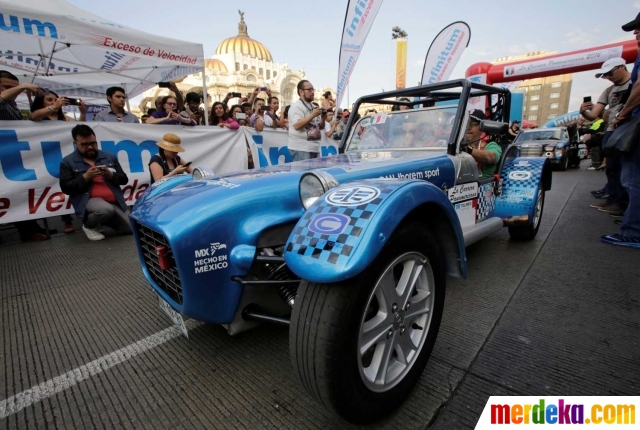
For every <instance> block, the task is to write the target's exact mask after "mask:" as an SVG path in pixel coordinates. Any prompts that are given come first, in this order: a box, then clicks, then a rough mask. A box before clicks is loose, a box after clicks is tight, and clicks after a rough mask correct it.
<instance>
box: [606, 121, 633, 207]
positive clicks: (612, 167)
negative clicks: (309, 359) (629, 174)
mask: <svg viewBox="0 0 640 430" xmlns="http://www.w3.org/2000/svg"><path fill="white" fill-rule="evenodd" d="M612 134H613V131H607V132H606V133H605V134H604V136H603V138H602V147H603V148H604V146H605V145H606V144H607V141H608V140H609V138H610V137H611V135H612ZM604 171H605V173H606V174H607V194H609V198H608V199H607V204H614V203H615V204H618V205H624V204H625V203H626V202H627V193H626V191H625V190H624V188H623V187H622V183H621V182H620V174H621V172H622V157H621V156H620V155H612V156H607V167H605V168H604Z"/></svg>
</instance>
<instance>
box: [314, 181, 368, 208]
mask: <svg viewBox="0 0 640 430" xmlns="http://www.w3.org/2000/svg"><path fill="white" fill-rule="evenodd" d="M379 195H380V190H379V189H377V188H376V187H370V186H367V185H358V186H352V187H343V188H339V189H337V190H335V191H333V192H331V193H330V194H329V195H328V196H327V198H326V200H327V203H329V204H330V205H333V206H359V205H364V204H367V203H370V202H372V201H374V200H375V199H376V198H378V196H379Z"/></svg>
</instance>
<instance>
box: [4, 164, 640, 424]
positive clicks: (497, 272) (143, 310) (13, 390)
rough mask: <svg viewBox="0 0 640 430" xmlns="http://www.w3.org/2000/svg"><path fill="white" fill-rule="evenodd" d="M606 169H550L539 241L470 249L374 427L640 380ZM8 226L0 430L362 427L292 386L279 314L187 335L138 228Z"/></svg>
mask: <svg viewBox="0 0 640 430" xmlns="http://www.w3.org/2000/svg"><path fill="white" fill-rule="evenodd" d="M585 167H586V166H585ZM604 180H605V178H604V174H603V173H601V172H588V171H586V170H584V169H583V170H580V171H569V172H554V177H553V190H552V191H551V192H549V193H548V194H547V198H546V206H545V209H544V215H543V220H542V226H541V228H540V232H539V234H538V237H537V238H536V239H535V240H534V241H533V242H528V243H516V242H511V241H510V240H509V236H508V233H507V231H506V229H505V230H503V231H501V232H498V233H496V234H494V235H493V236H491V237H490V238H487V239H485V240H483V241H481V242H479V243H477V244H475V245H473V246H472V247H471V248H470V249H469V250H468V258H469V278H468V279H466V280H454V279H449V280H448V284H447V297H446V304H445V312H444V318H443V322H442V326H441V330H440V334H439V336H438V341H437V343H436V346H435V349H434V352H433V355H432V358H431V360H430V362H429V364H428V366H427V369H426V371H425V372H424V374H423V375H422V377H421V379H420V381H419V382H418V385H417V387H416V389H415V390H414V392H413V394H412V395H411V397H410V399H409V400H408V401H407V402H405V404H404V405H403V407H402V408H401V409H400V410H398V411H397V413H395V414H394V415H393V416H391V417H390V418H389V419H387V420H385V421H384V422H381V423H379V424H376V425H374V426H372V428H380V429H396V428H406V429H424V428H427V427H430V428H435V429H456V428H473V427H474V426H475V424H476V422H477V420H478V418H479V416H480V413H481V411H482V409H483V407H484V405H485V403H486V401H487V399H488V397H489V396H490V395H492V394H493V395H637V394H638V393H640V335H639V334H640V327H639V325H640V312H639V305H640V284H639V282H638V275H640V269H639V265H638V262H639V261H640V253H639V252H637V251H635V250H631V249H621V248H616V247H612V246H609V245H604V244H602V243H601V242H600V241H599V237H600V235H602V234H605V233H610V232H614V231H616V226H615V225H614V224H613V220H612V218H610V217H609V216H607V215H606V214H604V213H602V212H598V211H596V210H595V209H591V208H589V207H588V205H589V204H590V203H591V202H592V200H593V199H592V197H591V196H590V195H589V190H592V189H596V188H598V187H600V186H601V185H602V184H603V183H604ZM2 234H3V236H2V240H3V242H2V243H1V244H0V264H1V270H0V283H1V289H0V318H1V323H2V324H1V329H0V344H1V348H2V349H1V350H0V368H1V369H2V371H1V372H0V429H14V428H15V429H32V428H46V429H63V428H78V429H93V428H105V429H111V428H131V429H133V428H135V429H141V428H148V429H173V428H184V429H188V428H233V429H246V428H278V429H280V428H290V429H302V428H321V429H330V428H350V426H349V425H347V424H345V423H343V422H342V421H340V420H339V419H337V418H334V417H333V416H332V415H331V414H329V413H328V412H327V411H326V410H324V409H323V408H322V407H319V406H318V405H317V404H316V403H315V402H314V401H313V400H312V399H311V398H310V397H309V396H307V394H306V393H305V392H304V391H303V390H302V389H301V387H300V386H299V385H298V384H297V382H296V380H295V379H294V377H293V375H292V371H291V364H290V362H289V352H288V333H287V330H286V329H285V328H281V327H276V326H268V325H263V326H260V327H259V328H257V329H254V330H252V331H248V332H245V333H242V334H240V335H238V336H236V337H231V336H229V335H227V334H226V331H225V330H224V329H223V328H222V327H219V326H212V325H206V324H198V323H194V322H190V323H189V324H190V328H191V330H190V333H189V339H186V338H184V337H182V336H181V335H179V334H178V332H177V330H175V329H174V328H172V327H171V325H170V322H169V319H168V318H167V317H166V316H165V314H163V313H162V312H161V311H160V309H159V308H158V300H157V297H156V295H155V294H154V293H153V292H152V291H151V289H150V288H149V287H148V285H147V283H146V281H145V280H144V279H143V277H142V275H141V271H140V268H139V263H138V257H137V254H136V252H135V249H134V244H133V240H132V238H131V237H109V238H108V239H107V240H105V241H102V242H97V243H91V242H89V241H88V240H87V239H86V237H85V236H84V234H83V233H82V232H81V231H78V232H76V233H75V234H73V235H56V236H54V237H53V238H52V240H50V241H47V242H42V243H29V244H19V243H15V242H13V240H14V239H15V235H14V234H13V235H12V234H11V233H7V232H3V233H2Z"/></svg>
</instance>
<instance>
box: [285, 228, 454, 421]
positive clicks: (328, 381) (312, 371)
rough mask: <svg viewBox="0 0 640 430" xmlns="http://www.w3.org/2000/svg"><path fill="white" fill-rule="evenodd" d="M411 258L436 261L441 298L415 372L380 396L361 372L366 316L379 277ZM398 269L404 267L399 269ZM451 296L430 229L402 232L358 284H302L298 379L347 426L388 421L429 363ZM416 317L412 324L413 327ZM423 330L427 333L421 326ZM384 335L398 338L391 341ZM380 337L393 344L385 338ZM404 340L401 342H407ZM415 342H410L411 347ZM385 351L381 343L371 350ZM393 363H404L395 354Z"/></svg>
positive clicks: (295, 350) (293, 351)
mask: <svg viewBox="0 0 640 430" xmlns="http://www.w3.org/2000/svg"><path fill="white" fill-rule="evenodd" d="M410 252H414V253H416V252H417V253H419V254H420V255H422V256H426V257H427V259H428V261H429V263H430V264H429V266H430V267H431V273H432V276H433V277H432V278H429V279H431V280H432V281H433V283H432V285H431V286H430V289H433V292H434V293H435V297H434V298H433V301H432V303H431V305H432V307H431V320H430V323H429V322H427V324H428V328H427V332H426V335H425V334H424V333H423V334H421V336H424V342H423V343H422V348H421V349H420V348H419V347H418V348H417V349H416V351H417V352H416V353H415V354H414V357H415V359H414V360H413V362H412V364H411V365H409V366H407V368H406V369H407V370H406V373H405V374H404V375H401V376H399V377H398V378H399V379H398V381H396V382H395V385H393V387H390V388H388V389H387V390H386V391H383V392H376V391H374V390H372V389H370V388H369V387H368V386H367V385H366V384H365V381H364V376H362V375H361V373H360V371H361V364H362V361H361V357H360V354H359V352H358V342H359V340H360V337H359V334H360V329H361V325H362V324H363V323H364V321H365V318H366V316H365V311H367V310H371V309H372V308H371V306H369V305H370V302H371V301H372V300H375V299H374V297H375V296H374V295H373V292H374V290H375V287H376V285H377V282H378V279H380V278H381V276H382V275H383V274H385V272H387V268H389V267H391V264H392V263H394V262H395V261H396V259H397V258H400V257H404V256H407V255H410V254H408V253H410ZM412 255H414V256H415V255H417V254H412ZM398 267H401V265H400V264H398V265H397V266H395V268H398ZM391 270H392V271H391V274H390V275H389V273H388V275H389V276H391V277H393V278H394V279H395V276H396V271H395V270H393V269H391ZM421 273H423V272H421ZM425 276H428V275H425ZM444 294H445V270H444V260H443V256H442V252H441V250H440V247H439V245H438V243H437V242H436V240H435V239H434V237H433V235H432V234H431V233H430V232H429V231H428V230H427V229H425V227H424V225H420V224H416V223H408V224H406V225H404V226H401V227H400V228H399V229H398V230H397V231H396V232H395V233H394V234H393V235H392V236H391V238H390V240H389V242H388V243H387V244H386V246H385V247H384V248H383V250H382V251H381V252H380V254H379V255H378V257H377V258H376V259H375V260H374V261H373V262H372V264H371V265H370V266H369V267H368V268H367V269H365V271H364V272H363V273H361V274H360V275H358V276H356V277H355V278H352V279H350V280H347V281H344V282H340V283H335V284H316V283H309V282H306V281H303V282H301V284H300V287H299V288H298V293H297V296H296V299H295V304H294V307H293V313H292V315H291V326H290V329H289V349H290V355H291V361H292V363H293V368H294V371H295V374H296V375H297V376H298V378H299V379H300V381H301V383H302V385H303V386H304V387H305V389H306V390H307V392H308V393H309V394H311V396H312V397H314V398H315V399H316V400H317V401H318V402H319V403H321V404H323V405H324V406H325V407H327V408H328V409H330V410H333V411H334V412H335V413H337V414H338V415H339V416H340V417H342V418H343V419H345V420H347V421H350V422H353V423H358V424H366V423H370V422H374V421H376V420H379V419H381V418H383V417H385V416H386V415H388V414H389V413H391V412H392V411H393V410H394V409H396V408H397V407H398V406H399V405H400V404H401V403H402V402H403V400H404V399H405V398H406V397H407V396H408V395H409V393H410V392H411V390H412V389H413V387H414V385H415V384H416V382H417V381H418V379H419V378H420V374H421V373H422V371H423V370H424V367H425V366H426V364H427V361H428V360H429V357H430V355H431V351H432V349H433V345H434V343H435V341H436V337H437V334H438V329H439V327H440V320H441V318H442V310H443V307H444ZM413 297H417V296H414V295H411V297H410V299H411V298H413ZM371 303H373V302H371ZM416 307H417V305H416ZM407 309H408V308H407ZM407 312H409V311H408V310H407ZM373 313H375V309H374V312H373ZM367 315H371V314H367ZM378 315H379V313H378ZM403 315H404V314H403ZM408 318H409V317H407V321H408V322H411V320H409V319H408ZM427 318H428V317H427ZM413 321H415V320H413ZM427 321H428V320H427ZM404 323H405V322H404V320H403V322H402V324H404ZM407 324H408V323H407ZM427 324H425V327H426V326H427ZM415 326H416V324H411V329H412V330H415V329H416V328H415ZM380 327H382V324H381V325H380ZM418 328H419V329H421V330H424V328H422V327H420V326H418ZM383 330H386V329H383ZM392 330H395V329H392ZM402 332H403V333H404V334H403V336H406V335H407V334H408V332H405V331H404V330H402ZM385 333H386V332H385ZM396 333H400V331H397V332H394V337H393V338H391V339H392V340H390V341H389V342H391V343H392V344H393V341H394V340H396V337H395V334H396ZM411 333H415V331H414V332H411ZM384 337H385V338H387V339H390V338H389V337H387V336H386V335H385V336H384ZM378 339H381V340H380V342H383V343H387V341H385V340H384V339H383V337H379V338H378ZM397 339H398V342H401V338H400V337H398V338H397ZM408 339H410V338H408V337H405V338H404V341H405V342H406V341H407V340H408ZM377 345H378V344H377V341H376V343H375V344H372V345H371V347H370V349H371V348H375V347H377ZM393 345H395V344H393ZM391 350H392V351H393V350H394V349H391ZM367 351H369V350H367ZM365 354H366V353H365ZM391 357H395V358H396V359H397V356H396V355H394V354H391ZM369 383H370V384H371V382H369Z"/></svg>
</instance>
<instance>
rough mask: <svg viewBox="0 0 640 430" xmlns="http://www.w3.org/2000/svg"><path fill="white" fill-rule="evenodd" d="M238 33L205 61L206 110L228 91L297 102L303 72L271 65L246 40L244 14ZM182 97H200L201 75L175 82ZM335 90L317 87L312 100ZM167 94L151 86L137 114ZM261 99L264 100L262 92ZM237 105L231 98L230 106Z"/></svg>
mask: <svg viewBox="0 0 640 430" xmlns="http://www.w3.org/2000/svg"><path fill="white" fill-rule="evenodd" d="M239 13H240V22H239V23H238V34H237V35H236V36H233V37H229V38H227V39H225V40H223V41H222V42H221V43H220V44H219V45H218V48H217V49H216V53H215V55H213V56H212V57H211V58H210V59H207V60H205V62H204V64H205V82H206V86H207V100H208V104H209V107H211V105H212V104H213V103H214V102H216V101H220V100H222V99H224V97H225V96H226V94H228V93H230V92H238V93H241V94H242V96H243V97H248V96H249V95H250V94H251V93H252V92H253V90H254V89H255V88H256V87H267V88H269V89H270V90H271V94H272V95H274V96H276V97H278V98H279V99H280V105H281V106H283V105H289V104H291V103H293V102H295V101H296V100H298V94H297V91H296V86H297V85H298V82H300V81H301V80H302V79H304V76H305V72H304V70H299V71H293V70H290V69H289V67H288V65H287V63H274V62H273V57H272V56H271V52H270V51H269V49H268V48H267V47H266V46H265V45H263V44H262V43H260V42H258V41H257V40H255V39H252V38H251V37H249V33H248V31H247V24H246V23H245V22H244V12H240V11H239ZM176 85H177V86H178V89H179V90H180V92H182V93H183V94H186V93H188V92H191V91H194V92H196V93H198V94H200V95H202V74H201V73H197V74H194V75H189V76H187V77H185V78H184V79H182V80H180V81H176ZM326 91H331V92H332V93H333V94H334V95H335V91H334V90H333V89H331V88H329V87H326V88H318V89H317V90H316V94H315V96H316V97H315V98H316V100H317V101H318V102H320V100H321V98H322V94H324V93H325V92H326ZM167 94H169V91H168V90H167V89H166V88H158V87H154V88H152V89H150V90H148V91H146V92H145V93H144V99H143V100H142V102H141V103H140V105H139V108H140V111H141V112H146V110H147V109H148V108H150V107H154V100H155V99H156V98H157V97H158V96H164V95H167ZM261 97H266V94H264V93H262V95H261ZM235 103H240V100H239V99H232V100H231V101H230V103H229V104H230V105H231V104H235Z"/></svg>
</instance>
